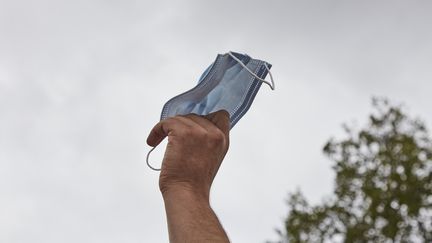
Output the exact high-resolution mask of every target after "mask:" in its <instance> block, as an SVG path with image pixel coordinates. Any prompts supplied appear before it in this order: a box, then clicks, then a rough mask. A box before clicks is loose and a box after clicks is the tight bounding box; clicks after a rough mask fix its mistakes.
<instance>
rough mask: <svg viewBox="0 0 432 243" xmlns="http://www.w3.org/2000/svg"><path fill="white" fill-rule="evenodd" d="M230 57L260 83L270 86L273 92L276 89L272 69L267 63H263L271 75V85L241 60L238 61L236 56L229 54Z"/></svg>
mask: <svg viewBox="0 0 432 243" xmlns="http://www.w3.org/2000/svg"><path fill="white" fill-rule="evenodd" d="M228 55H230V56H231V57H232V59H234V60H236V61H237V62H238V64H240V65H241V66H242V67H243V68H244V69H246V70H247V71H248V72H249V73H250V74H251V75H252V76H254V77H255V78H256V79H258V80H259V81H261V82H263V83H265V84H267V85H268V86H270V88H271V89H272V90H274V89H275V84H274V81H273V75H272V74H271V72H270V68H269V67H268V66H267V63H266V62H263V63H264V67H265V68H266V69H267V72H268V74H269V75H270V81H271V83H269V81H267V80H265V79H262V78H260V77H258V75H256V74H255V73H254V72H252V71H251V70H250V69H249V68H248V67H247V66H246V65H245V64H244V63H243V62H242V61H241V60H240V59H238V58H237V57H236V56H234V54H232V52H228Z"/></svg>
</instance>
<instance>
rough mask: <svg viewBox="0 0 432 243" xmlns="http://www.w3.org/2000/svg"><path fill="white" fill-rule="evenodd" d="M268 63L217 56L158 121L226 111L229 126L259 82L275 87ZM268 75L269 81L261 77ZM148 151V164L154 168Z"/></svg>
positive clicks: (245, 108)
mask: <svg viewBox="0 0 432 243" xmlns="http://www.w3.org/2000/svg"><path fill="white" fill-rule="evenodd" d="M270 68H271V65H270V64H269V63H267V62H265V61H261V60H258V59H253V58H251V57H249V56H248V55H246V54H245V55H243V54H239V53H235V52H228V53H226V54H223V55H221V54H220V55H218V56H217V57H216V60H215V61H214V62H213V63H212V64H211V65H210V66H209V67H208V68H207V69H206V70H205V71H204V73H203V74H202V75H201V78H200V79H199V81H198V84H197V85H196V86H195V87H194V88H192V89H191V90H189V91H187V92H185V93H182V94H180V95H177V96H175V97H174V98H172V99H170V100H169V101H168V102H167V103H166V104H165V105H164V107H163V109H162V114H161V118H160V119H161V120H164V119H167V118H169V117H173V116H177V115H186V114H190V113H195V114H197V115H202V116H204V115H207V114H209V113H212V112H216V111H219V110H226V111H227V112H228V113H229V115H230V129H232V128H233V127H234V126H235V125H236V124H237V122H238V121H239V120H240V119H241V118H242V117H243V115H244V114H246V112H247V111H248V110H249V108H250V106H251V105H252V101H253V100H254V98H255V96H256V94H257V92H258V90H259V88H260V87H261V84H262V83H265V84H267V85H268V86H270V88H271V89H272V90H274V88H275V86H274V82H273V76H272V74H271V73H270ZM267 73H268V74H269V75H270V82H268V81H267V80H265V79H264V78H265V77H266V76H267ZM153 149H154V148H152V149H151V150H150V151H149V153H148V154H147V165H148V166H149V167H150V168H151V169H153V170H160V169H155V168H154V167H152V166H151V165H150V164H149V162H148V158H149V155H150V153H151V152H152V151H153Z"/></svg>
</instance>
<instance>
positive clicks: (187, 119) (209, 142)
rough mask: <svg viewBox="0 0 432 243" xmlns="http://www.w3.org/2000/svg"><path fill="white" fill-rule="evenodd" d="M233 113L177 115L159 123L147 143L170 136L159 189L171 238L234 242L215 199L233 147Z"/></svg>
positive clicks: (151, 143)
mask: <svg viewBox="0 0 432 243" xmlns="http://www.w3.org/2000/svg"><path fill="white" fill-rule="evenodd" d="M229 126H230V122H229V115H228V113H227V112H226V111H218V112H215V113H212V114H209V115H207V116H205V117H203V116H198V115H194V114H190V115H186V116H176V117H174V118H169V119H166V120H163V121H161V122H159V123H158V124H156V126H155V127H154V128H153V129H152V131H151V132H150V135H149V137H148V139H147V143H148V144H149V145H150V146H156V145H158V144H159V143H160V142H161V141H162V140H163V139H164V138H165V137H167V136H168V145H167V148H166V151H165V156H164V159H163V162H162V170H161V174H160V177H159V187H160V190H161V192H162V196H163V199H164V203H165V210H166V214H167V221H168V231H169V238H170V242H172V243H177V242H229V239H228V236H227V235H226V233H225V231H224V229H223V228H222V225H221V224H220V223H219V220H218V219H217V217H216V214H215V213H214V212H213V210H212V208H211V207H210V203H209V195H210V188H211V184H212V182H213V179H214V178H215V176H216V174H217V171H218V169H219V167H220V165H221V163H222V160H223V158H224V156H225V154H226V152H227V150H228V146H229Z"/></svg>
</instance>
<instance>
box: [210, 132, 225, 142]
mask: <svg viewBox="0 0 432 243" xmlns="http://www.w3.org/2000/svg"><path fill="white" fill-rule="evenodd" d="M209 137H210V140H211V141H213V142H215V143H221V142H223V141H224V140H225V134H223V132H222V131H220V130H214V131H212V132H211V133H209Z"/></svg>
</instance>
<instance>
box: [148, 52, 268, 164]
mask: <svg viewBox="0 0 432 243" xmlns="http://www.w3.org/2000/svg"><path fill="white" fill-rule="evenodd" d="M228 55H230V56H231V57H232V58H233V59H234V60H235V61H237V62H238V63H239V64H240V65H241V66H242V67H243V68H244V69H246V70H247V71H248V72H249V73H250V74H251V75H252V76H254V77H255V78H256V79H258V80H259V81H261V82H263V83H265V84H267V85H268V86H270V88H271V89H272V90H274V89H275V84H274V81H273V75H272V74H271V72H270V68H269V67H268V66H267V63H265V62H264V67H265V68H266V69H267V72H268V74H269V75H270V81H271V83H269V82H268V81H267V80H265V79H262V78H260V77H258V75H256V74H255V73H254V72H252V71H251V70H250V69H249V68H248V67H247V66H246V65H244V63H243V62H242V61H241V60H240V59H238V58H237V57H236V56H234V54H232V52H228ZM155 148H156V146H155V147H153V148H151V149H150V151H149V152H148V153H147V157H146V162H147V166H148V167H149V168H150V169H152V170H154V171H160V170H161V169H158V168H155V167H153V166H152V165H150V162H149V157H150V153H151V152H153V150H154V149H155Z"/></svg>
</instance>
